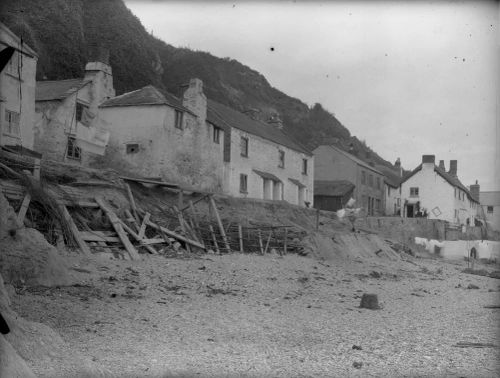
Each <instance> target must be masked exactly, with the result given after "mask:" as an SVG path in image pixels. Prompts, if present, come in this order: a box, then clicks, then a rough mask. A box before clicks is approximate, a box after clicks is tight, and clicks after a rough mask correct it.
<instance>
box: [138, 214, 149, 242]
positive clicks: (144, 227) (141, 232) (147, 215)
mask: <svg viewBox="0 0 500 378" xmlns="http://www.w3.org/2000/svg"><path fill="white" fill-rule="evenodd" d="M150 216H151V214H150V213H146V215H145V216H144V218H143V219H142V224H141V228H140V229H139V233H138V234H137V235H139V238H141V239H144V233H145V232H146V226H147V223H148V221H149V217H150Z"/></svg>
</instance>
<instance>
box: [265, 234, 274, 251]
mask: <svg viewBox="0 0 500 378" xmlns="http://www.w3.org/2000/svg"><path fill="white" fill-rule="evenodd" d="M272 234H273V231H272V230H271V231H270V232H269V237H268V238H267V243H266V248H265V249H264V255H265V254H266V253H267V249H268V248H269V242H270V241H271V236H272Z"/></svg>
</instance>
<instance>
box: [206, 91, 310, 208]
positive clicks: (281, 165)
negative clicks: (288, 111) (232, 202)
mask: <svg viewBox="0 0 500 378" xmlns="http://www.w3.org/2000/svg"><path fill="white" fill-rule="evenodd" d="M208 122H209V123H211V124H213V125H215V126H217V127H220V128H221V129H224V130H225V140H224V192H225V193H227V194H230V195H232V196H235V197H248V198H261V199H269V200H285V201H287V202H289V203H292V204H295V205H299V206H306V205H309V206H312V204H313V201H314V198H313V195H314V189H313V188H314V157H313V155H312V153H311V152H309V151H308V150H306V149H304V148H303V147H302V146H300V145H299V144H297V143H296V142H294V141H293V140H291V139H290V138H289V137H288V136H287V135H286V134H285V133H284V132H283V129H282V123H281V121H280V120H279V119H276V117H275V118H273V119H272V120H271V121H270V122H269V123H263V122H261V121H258V120H254V119H252V118H250V117H248V116H247V115H245V114H243V113H240V112H238V111H236V110H234V109H232V108H229V107H227V106H225V105H222V104H219V103H217V102H215V101H210V100H209V102H208Z"/></svg>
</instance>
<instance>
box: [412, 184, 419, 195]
mask: <svg viewBox="0 0 500 378" xmlns="http://www.w3.org/2000/svg"><path fill="white" fill-rule="evenodd" d="M419 195H420V193H419V188H418V186H413V187H410V197H418V196H419Z"/></svg>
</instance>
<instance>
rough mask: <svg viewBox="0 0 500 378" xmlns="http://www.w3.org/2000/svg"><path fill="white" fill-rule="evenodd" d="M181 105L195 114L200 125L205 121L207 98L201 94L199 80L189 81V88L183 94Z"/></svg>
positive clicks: (201, 84) (200, 82)
mask: <svg viewBox="0 0 500 378" xmlns="http://www.w3.org/2000/svg"><path fill="white" fill-rule="evenodd" d="M182 105H184V106H185V107H186V108H188V109H189V110H191V111H192V112H193V113H194V114H196V115H197V116H198V118H199V120H200V122H201V124H202V125H204V124H205V120H206V119H207V97H206V96H205V94H204V93H203V82H202V81H201V80H200V79H191V80H189V87H188V89H186V91H185V92H184V96H183V99H182Z"/></svg>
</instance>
